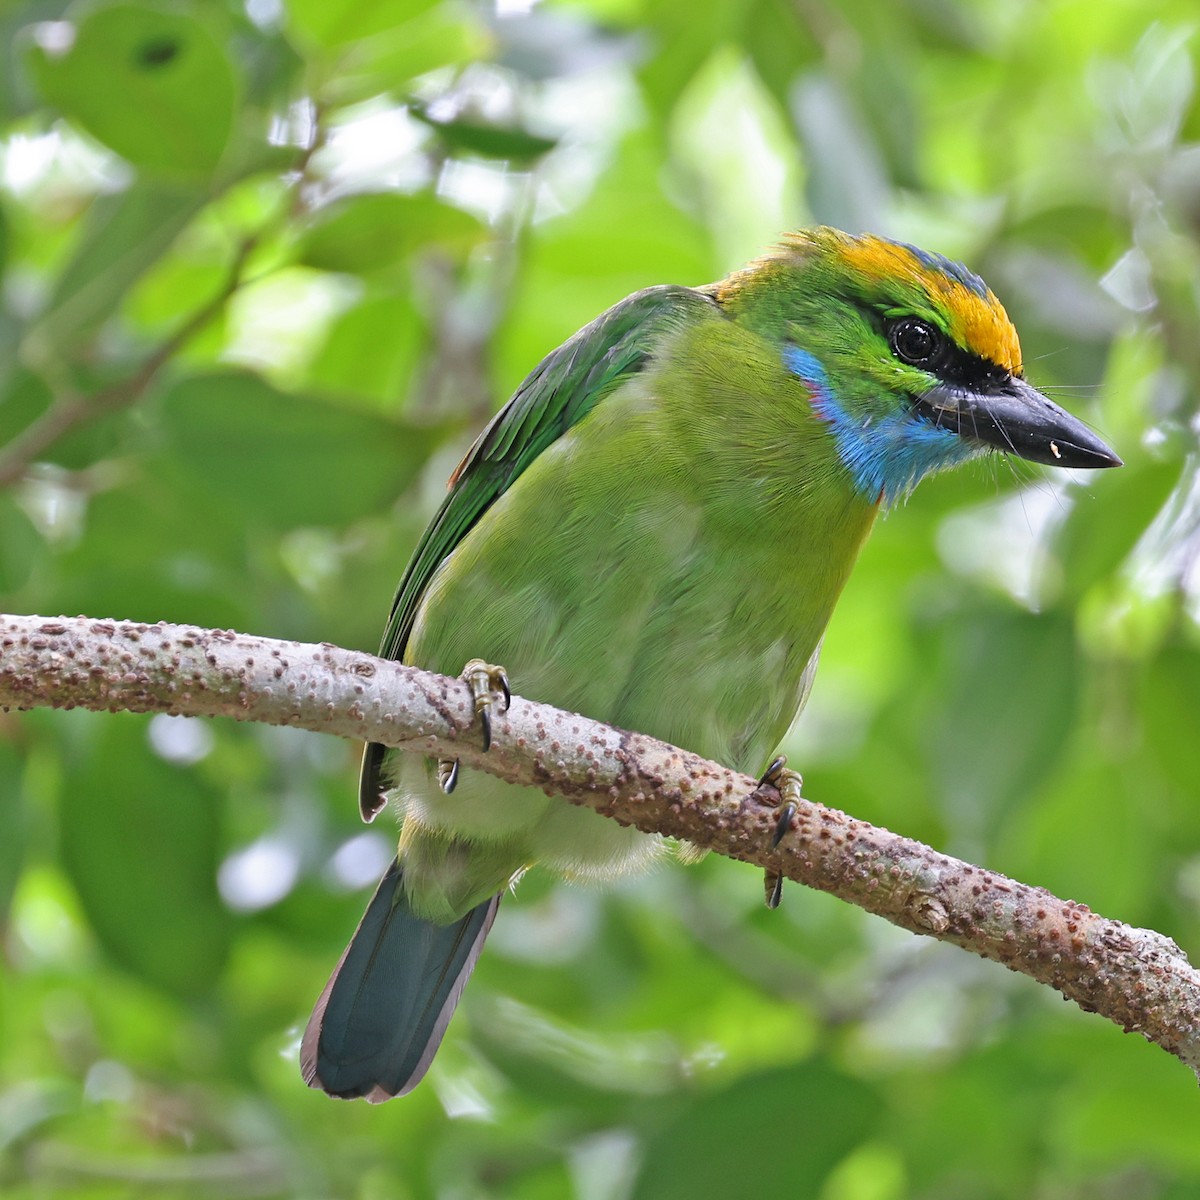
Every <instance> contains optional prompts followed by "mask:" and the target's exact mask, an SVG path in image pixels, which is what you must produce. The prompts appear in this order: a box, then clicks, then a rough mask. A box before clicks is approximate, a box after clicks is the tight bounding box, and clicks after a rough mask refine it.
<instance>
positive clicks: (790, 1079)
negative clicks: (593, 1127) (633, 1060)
mask: <svg viewBox="0 0 1200 1200" xmlns="http://www.w3.org/2000/svg"><path fill="white" fill-rule="evenodd" d="M882 1114H883V1106H882V1103H881V1100H880V1097H879V1095H878V1094H877V1093H876V1092H875V1090H874V1089H873V1088H871V1087H870V1086H868V1085H867V1084H865V1083H862V1082H860V1081H859V1080H857V1079H853V1078H851V1077H850V1076H848V1075H845V1074H843V1073H842V1072H840V1071H838V1070H837V1069H836V1068H835V1067H833V1066H831V1065H830V1064H828V1063H827V1062H824V1061H822V1060H819V1059H818V1060H813V1061H811V1062H808V1063H803V1064H800V1065H799V1066H795V1067H787V1068H783V1069H780V1070H776V1071H769V1072H763V1073H762V1074H758V1075H750V1076H747V1077H746V1078H744V1079H740V1080H738V1081H737V1082H736V1083H734V1084H732V1085H731V1086H730V1087H728V1088H726V1089H724V1090H723V1091H719V1092H713V1093H710V1094H708V1095H705V1096H700V1097H698V1098H696V1099H694V1100H692V1101H691V1103H689V1104H686V1105H685V1106H683V1107H682V1108H681V1109H679V1110H678V1111H677V1112H676V1113H675V1114H674V1116H673V1117H672V1118H671V1120H669V1121H668V1122H666V1123H665V1124H664V1125H662V1126H660V1127H659V1128H658V1129H657V1130H656V1132H655V1133H654V1134H653V1135H652V1136H651V1137H650V1138H649V1139H648V1140H647V1143H646V1147H645V1151H644V1155H643V1159H642V1168H641V1171H640V1173H639V1175H638V1178H637V1182H636V1184H635V1185H634V1188H633V1197H634V1200H677V1198H678V1200H685V1198H686V1200H695V1197H697V1196H816V1195H818V1194H819V1193H820V1189H821V1184H822V1183H823V1182H824V1180H825V1178H826V1177H827V1176H828V1174H829V1172H830V1171H832V1170H833V1168H834V1167H835V1166H837V1164H838V1163H840V1162H841V1161H842V1159H844V1158H845V1157H846V1155H847V1154H849V1153H850V1151H851V1150H853V1149H854V1148H855V1147H856V1146H858V1145H861V1144H862V1143H863V1142H865V1141H868V1140H869V1139H871V1138H872V1137H874V1136H875V1134H876V1133H877V1132H878V1129H879V1121H880V1118H881V1116H882Z"/></svg>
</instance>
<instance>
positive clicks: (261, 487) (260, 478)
mask: <svg viewBox="0 0 1200 1200" xmlns="http://www.w3.org/2000/svg"><path fill="white" fill-rule="evenodd" d="M162 419H163V427H164V430H165V433H166V435H167V440H168V447H169V452H170V454H171V460H172V469H173V470H178V471H179V473H180V474H181V475H184V476H185V477H187V478H190V479H192V480H194V481H195V482H196V483H197V484H203V485H204V486H205V487H206V488H207V489H208V490H209V492H210V494H211V496H212V498H213V502H214V503H217V504H219V505H221V506H222V507H225V508H231V509H233V510H235V511H236V512H239V513H240V514H241V517H242V520H243V521H244V522H245V523H246V524H247V525H249V526H256V525H266V526H269V527H274V528H278V529H290V528H293V527H295V526H297V525H341V524H345V523H346V522H348V521H352V520H355V519H356V518H358V517H361V516H364V515H366V514H367V513H369V512H372V511H374V510H375V509H377V508H379V507H380V506H381V505H384V504H386V503H388V501H390V500H392V499H394V498H395V497H396V496H398V495H399V494H400V492H401V491H402V490H403V489H404V487H405V486H406V485H407V484H408V483H409V482H410V481H411V480H412V478H413V476H414V475H415V474H416V472H417V471H418V470H419V469H420V468H421V466H422V465H423V464H424V462H425V459H426V457H427V455H428V453H429V449H430V447H431V445H432V440H433V439H432V436H431V435H430V433H429V432H427V431H426V430H424V429H421V428H418V427H416V426H411V425H402V424H399V423H397V422H393V421H385V420H383V419H382V418H378V417H373V416H370V415H368V414H366V413H361V412H354V411H348V410H346V409H344V408H340V407H338V406H337V405H334V404H330V403H326V402H325V401H322V400H319V399H316V398H315V397H311V396H295V395H286V394H285V393H283V392H279V391H276V390H275V389H274V388H272V387H271V386H270V384H268V383H266V382H265V381H263V380H262V379H259V378H257V377H256V376H254V375H249V374H235V373H227V374H219V375H203V376H195V377H193V378H190V379H184V380H182V381H181V382H180V383H178V384H177V385H176V386H175V387H174V388H172V389H171V391H170V392H169V393H168V394H167V395H166V396H165V397H164V398H163V401H162Z"/></svg>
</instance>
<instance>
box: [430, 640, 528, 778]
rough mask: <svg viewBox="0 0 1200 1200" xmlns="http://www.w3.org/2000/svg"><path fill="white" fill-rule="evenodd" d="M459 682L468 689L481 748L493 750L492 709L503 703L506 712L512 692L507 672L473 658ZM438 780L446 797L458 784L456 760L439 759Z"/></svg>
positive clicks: (464, 668) (510, 701) (485, 750)
mask: <svg viewBox="0 0 1200 1200" xmlns="http://www.w3.org/2000/svg"><path fill="white" fill-rule="evenodd" d="M462 679H463V682H464V683H466V685H467V687H469V688H470V689H471V699H472V701H473V702H474V705H475V712H476V713H477V714H478V716H479V724H480V727H481V728H482V730H483V749H484V752H485V753H486V752H487V751H488V750H490V749H491V748H492V709H493V708H494V707H495V705H496V704H497V703H498V702H500V701H501V700H502V701H503V702H504V708H503V709H502V711H503V712H508V706H509V705H510V704H511V703H512V691H511V689H510V688H509V686H508V672H507V671H505V669H504V668H503V667H494V666H492V665H491V663H485V662H484V661H483V659H481V658H473V659H471V661H470V662H469V663H467V665H466V666H465V667H463V670H462ZM437 779H438V787H440V788H441V789H442V791H443V792H445V793H446V795H449V794H450V793H451V792H452V791H454V789H455V787H456V786H457V785H458V759H457V758H439V759H438V765H437Z"/></svg>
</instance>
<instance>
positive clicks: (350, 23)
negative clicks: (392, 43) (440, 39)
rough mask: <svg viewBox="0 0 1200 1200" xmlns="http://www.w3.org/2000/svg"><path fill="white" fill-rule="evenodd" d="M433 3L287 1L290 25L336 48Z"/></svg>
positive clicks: (384, 28)
mask: <svg viewBox="0 0 1200 1200" xmlns="http://www.w3.org/2000/svg"><path fill="white" fill-rule="evenodd" d="M435 2H436V0H371V2H370V3H363V0H288V5H287V12H288V18H289V21H290V22H291V24H292V26H293V27H294V28H295V29H297V30H298V31H299V32H300V33H301V34H303V35H304V36H305V37H307V38H309V39H310V40H312V41H313V42H316V43H317V44H318V45H320V46H323V47H340V46H345V45H346V44H347V43H349V42H356V41H360V40H361V39H363V38H369V37H371V36H373V35H375V34H379V33H386V32H387V31H388V30H390V29H394V28H395V27H396V26H398V25H403V24H405V23H406V22H407V21H409V20H410V19H411V18H412V17H414V16H417V15H418V14H419V13H421V12H422V11H423V10H425V9H429V8H433V7H434V4H435Z"/></svg>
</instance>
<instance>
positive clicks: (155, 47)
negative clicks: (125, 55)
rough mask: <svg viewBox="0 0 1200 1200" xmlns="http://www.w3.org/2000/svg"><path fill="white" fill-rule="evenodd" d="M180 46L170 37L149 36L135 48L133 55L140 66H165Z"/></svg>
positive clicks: (177, 52)
mask: <svg viewBox="0 0 1200 1200" xmlns="http://www.w3.org/2000/svg"><path fill="white" fill-rule="evenodd" d="M181 48H182V47H181V46H180V45H179V42H178V41H177V40H176V39H175V38H172V37H160V38H151V39H150V41H148V42H143V43H142V44H141V45H140V46H139V47H138V48H137V50H136V52H135V57H136V59H137V62H138V65H139V66H142V67H165V66H166V65H167V63H169V62H170V61H171V60H172V59H173V58H176V57H177V56H178V54H179V51H180V49H181Z"/></svg>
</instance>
